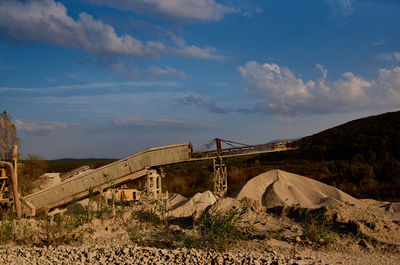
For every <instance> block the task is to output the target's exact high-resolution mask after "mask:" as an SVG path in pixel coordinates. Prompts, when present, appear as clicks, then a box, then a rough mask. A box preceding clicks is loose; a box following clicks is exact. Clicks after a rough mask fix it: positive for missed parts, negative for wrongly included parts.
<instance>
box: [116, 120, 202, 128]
mask: <svg viewBox="0 0 400 265" xmlns="http://www.w3.org/2000/svg"><path fill="white" fill-rule="evenodd" d="M113 125H114V128H117V129H122V130H135V129H136V130H137V129H151V130H172V131H175V130H179V131H181V130H195V129H198V128H200V127H199V126H196V125H193V124H190V123H187V122H185V121H180V120H171V119H142V118H138V117H123V118H116V119H114V120H113Z"/></svg>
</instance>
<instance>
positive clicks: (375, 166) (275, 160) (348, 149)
mask: <svg viewBox="0 0 400 265" xmlns="http://www.w3.org/2000/svg"><path fill="white" fill-rule="evenodd" d="M295 144H296V146H298V148H299V149H298V150H295V151H289V152H279V153H270V154H263V155H258V156H245V157H237V158H229V159H227V160H226V161H225V163H226V165H227V166H228V178H229V179H228V182H229V190H228V193H230V194H234V193H235V192H236V191H237V189H239V188H240V187H241V186H242V185H243V184H244V183H246V182H247V181H248V180H249V179H251V178H253V177H255V176H257V175H258V174H260V173H262V172H265V171H267V170H271V169H275V168H279V169H282V170H285V171H289V172H293V173H297V174H300V175H304V176H307V177H311V178H314V179H317V180H319V181H322V182H324V183H326V184H329V185H333V186H335V187H337V188H339V189H341V190H343V191H345V192H347V193H349V194H351V195H353V196H355V197H357V198H375V199H380V200H399V199H400V192H398V191H399V190H400V112H391V113H385V114H381V115H377V116H372V117H367V118H363V119H359V120H354V121H351V122H348V123H346V124H343V125H340V126H337V127H334V128H331V129H328V130H326V131H323V132H320V133H317V134H314V135H311V136H307V137H304V138H302V139H300V140H298V141H296V142H295ZM167 174H168V178H167V180H166V186H167V188H168V190H169V191H171V192H174V191H175V192H180V193H182V194H184V195H186V196H189V195H192V194H193V193H194V192H195V191H198V190H199V189H201V188H204V189H212V163H211V162H199V163H186V164H180V165H172V166H168V167H167ZM199 185H200V186H201V187H199Z"/></svg>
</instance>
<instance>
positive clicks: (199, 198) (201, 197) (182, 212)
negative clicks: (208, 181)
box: [167, 191, 217, 218]
mask: <svg viewBox="0 0 400 265" xmlns="http://www.w3.org/2000/svg"><path fill="white" fill-rule="evenodd" d="M216 201H217V199H216V198H215V196H214V194H213V193H212V192H211V191H205V192H203V193H197V194H196V195H194V196H193V197H192V198H190V199H189V200H186V201H185V202H183V203H180V204H179V205H180V206H178V207H176V208H174V209H172V210H170V211H168V212H167V216H170V217H175V218H176V217H190V216H193V215H195V214H196V213H201V212H203V211H204V210H205V209H206V208H207V207H208V206H210V205H213V204H214V203H215V202H216Z"/></svg>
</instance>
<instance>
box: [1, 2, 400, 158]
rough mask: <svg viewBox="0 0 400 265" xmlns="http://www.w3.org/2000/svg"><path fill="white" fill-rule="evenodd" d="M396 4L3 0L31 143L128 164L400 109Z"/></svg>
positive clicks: (12, 73) (9, 90)
mask: <svg viewBox="0 0 400 265" xmlns="http://www.w3.org/2000/svg"><path fill="white" fill-rule="evenodd" d="M399 33H400V1H397V0H308V1H297V0H264V1H253V0H136V1H130V0H114V1H107V0H83V1H82V0H81V1H78V0H69V1H54V0H43V1H42V0H37V1H14V0H11V1H8V0H0V109H1V110H3V109H4V110H7V112H8V113H9V114H10V115H11V116H12V117H13V119H14V120H15V123H16V125H17V128H18V134H19V137H20V138H21V142H22V143H21V151H22V152H23V153H24V154H25V155H26V154H28V153H33V154H38V155H41V156H43V157H44V158H46V159H56V158H63V157H74V158H84V157H98V158H100V157H107V158H119V157H124V156H127V155H130V154H133V153H135V152H137V151H140V150H142V149H144V148H148V147H151V146H157V145H163V144H172V143H179V142H185V141H191V142H192V143H193V144H194V146H195V147H201V146H202V145H203V144H205V143H207V142H209V141H210V140H211V139H213V138H215V137H220V138H224V139H230V140H234V141H238V142H243V143H248V144H258V143H265V142H268V141H271V140H275V139H290V138H298V137H302V136H305V135H310V134H313V133H316V132H319V131H321V130H324V129H327V128H330V127H332V126H335V125H339V124H341V123H344V122H347V121H349V120H352V119H355V118H360V117H365V116H369V115H374V114H379V113H383V112H387V111H395V110H399V108H400V34H399Z"/></svg>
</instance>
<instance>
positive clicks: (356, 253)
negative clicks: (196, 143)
mask: <svg viewBox="0 0 400 265" xmlns="http://www.w3.org/2000/svg"><path fill="white" fill-rule="evenodd" d="M243 204H246V205H247V206H248V207H249V210H248V211H247V212H246V213H245V214H244V216H243V219H242V220H241V222H240V224H238V225H240V226H242V227H244V226H247V225H250V226H251V228H252V230H251V235H250V236H249V237H248V238H246V239H244V240H239V241H238V242H237V243H236V244H233V245H232V246H230V247H229V249H227V250H225V251H215V250H212V249H209V248H208V249H207V248H205V246H206V244H205V242H202V241H201V240H202V239H201V238H199V239H198V241H197V245H196V246H195V248H191V249H188V248H186V247H185V244H184V243H183V241H184V238H185V236H190V235H193V234H195V233H196V230H195V228H194V227H193V223H192V224H190V222H189V223H188V221H187V220H186V221H184V222H177V220H174V219H171V220H168V221H166V222H163V221H160V220H159V219H157V220H153V219H151V216H143V212H141V214H142V215H139V214H138V212H140V211H142V210H143V209H145V208H146V207H148V205H147V206H146V205H145V206H144V205H135V206H133V207H128V208H125V209H124V211H123V212H122V211H121V212H117V214H116V216H115V217H110V216H104V217H103V218H97V217H94V218H93V219H91V220H90V221H88V222H87V223H83V224H81V225H79V226H77V227H74V228H68V227H67V226H66V225H67V223H66V222H64V221H62V222H61V221H60V220H57V217H54V218H53V220H52V221H50V222H49V221H48V220H35V219H25V220H20V221H15V222H17V224H16V226H15V238H14V240H13V241H10V242H8V244H5V245H3V246H2V247H1V248H0V264H19V265H20V264H374V265H376V264H400V240H399V237H398V235H399V231H400V222H399V220H400V217H396V215H387V214H386V213H384V212H383V211H382V212H380V213H379V212H377V213H374V212H371V211H369V212H368V211H366V210H362V209H359V208H356V209H354V208H353V207H354V206H346V205H338V206H337V208H332V209H330V210H328V212H327V214H328V213H330V214H332V215H334V216H336V217H335V218H336V221H334V223H333V224H334V225H336V226H340V225H343V226H344V227H342V228H343V229H345V230H346V229H353V228H354V229H355V230H354V231H350V230H348V231H344V230H343V231H339V230H338V231H336V232H332V231H330V232H329V234H327V235H325V234H323V235H320V236H321V237H320V238H317V239H312V238H309V237H307V236H306V235H307V233H308V232H307V229H309V228H307V227H305V226H304V223H303V222H304V220H303V221H301V219H299V218H300V217H299V216H301V212H302V211H303V210H302V209H301V208H297V209H295V208H293V207H292V208H284V209H276V208H274V209H267V208H265V207H262V206H260V205H257V204H255V203H254V202H251V201H245V202H243V201H237V200H235V199H231V198H228V199H223V200H220V201H218V202H217V204H215V205H214V207H210V208H208V210H206V211H210V212H211V211H214V210H215V209H214V208H218V209H223V208H224V207H225V208H226V209H232V208H234V207H235V206H234V205H236V206H238V205H239V206H240V205H243ZM251 205H252V206H251ZM250 206H251V207H250ZM251 208H252V209H251ZM306 212H307V211H306ZM72 216H73V215H72ZM138 216H140V218H139V217H138ZM296 216H297V217H296ZM63 220H64V219H63ZM68 220H69V219H68ZM57 222H58V223H57ZM349 224H351V225H349ZM372 224H373V225H372ZM325 228H326V229H328V227H325ZM330 228H332V227H330ZM318 231H319V230H318ZM318 233H321V231H319V232H318ZM328 236H329V237H332V242H330V244H329V245H328V244H326V242H324V240H328V239H329V237H328ZM313 240H314V241H313ZM199 243H200V244H199Z"/></svg>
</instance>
